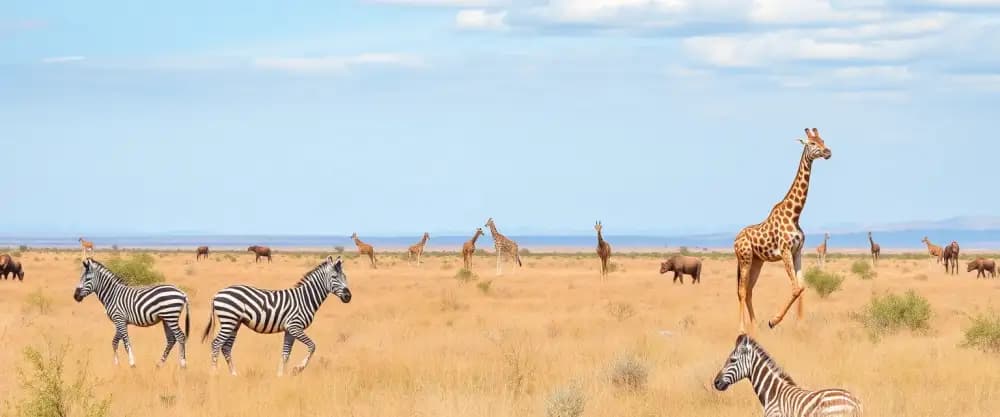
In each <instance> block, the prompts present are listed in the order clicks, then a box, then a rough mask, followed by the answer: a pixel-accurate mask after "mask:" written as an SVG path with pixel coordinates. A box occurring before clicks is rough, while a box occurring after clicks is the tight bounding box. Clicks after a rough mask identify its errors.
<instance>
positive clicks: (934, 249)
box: [920, 236, 942, 263]
mask: <svg viewBox="0 0 1000 417" xmlns="http://www.w3.org/2000/svg"><path fill="white" fill-rule="evenodd" d="M920 241H921V242H923V243H926V244H927V253H928V254H930V256H932V257H934V259H937V263H941V253H942V250H941V247H940V246H938V245H935V244H933V243H931V241H930V240H928V239H927V236H924V238H923V239H921V240H920Z"/></svg>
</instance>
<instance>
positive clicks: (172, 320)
mask: <svg viewBox="0 0 1000 417" xmlns="http://www.w3.org/2000/svg"><path fill="white" fill-rule="evenodd" d="M91 293H93V294H95V295H96V296H97V299H98V300H100V302H101V304H102V305H104V310H105V311H106V312H107V314H108V318H109V319H111V322H112V323H114V325H115V336H114V338H113V339H112V341H111V347H112V350H113V352H114V362H115V365H118V342H119V341H122V342H124V344H125V351H126V352H128V364H129V366H133V367H134V366H135V355H133V354H132V341H131V340H130V339H129V336H128V326H129V325H133V326H139V327H149V326H152V325H155V324H157V323H163V332H164V334H165V336H166V338H167V346H166V349H164V351H163V356H161V357H160V362H159V363H158V364H157V366H160V365H163V363H164V362H166V360H167V356H168V355H170V351H171V349H173V347H174V344H177V343H179V344H180V363H181V368H184V367H186V366H187V352H186V350H185V345H186V343H187V334H188V332H189V331H190V327H191V306H190V304H188V299H187V295H186V294H184V291H181V290H180V289H179V288H177V287H175V286H173V285H153V286H142V287H139V286H136V287H133V286H129V285H126V284H125V282H124V281H122V279H121V278H119V277H118V276H117V275H115V273H114V272H112V271H111V270H110V269H108V268H107V267H105V266H104V265H102V264H101V263H100V262H97V261H95V260H93V259H92V258H87V259H85V260H84V261H83V273H81V274H80V283H79V284H78V285H77V286H76V290H75V291H74V292H73V299H75V300H76V301H77V302H81V301H83V299H84V298H85V297H86V296H88V295H90V294H91ZM184 309H187V315H186V316H185V319H184V331H181V328H180V317H181V311H182V310H184Z"/></svg>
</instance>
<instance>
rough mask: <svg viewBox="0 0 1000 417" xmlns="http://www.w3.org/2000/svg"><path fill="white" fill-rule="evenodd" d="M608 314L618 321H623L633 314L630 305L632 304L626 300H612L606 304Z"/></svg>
mask: <svg viewBox="0 0 1000 417" xmlns="http://www.w3.org/2000/svg"><path fill="white" fill-rule="evenodd" d="M608 314H610V315H611V317H614V318H615V319H616V320H618V321H625V320H627V319H629V318H630V317H632V316H634V315H635V308H633V307H632V304H629V303H626V302H622V301H619V302H614V303H611V304H608Z"/></svg>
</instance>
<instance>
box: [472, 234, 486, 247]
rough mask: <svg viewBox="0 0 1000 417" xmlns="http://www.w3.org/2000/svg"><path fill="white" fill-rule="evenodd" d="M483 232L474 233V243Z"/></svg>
mask: <svg viewBox="0 0 1000 417" xmlns="http://www.w3.org/2000/svg"><path fill="white" fill-rule="evenodd" d="M482 234H483V232H476V234H474V235H472V240H471V242H472V244H473V245H475V244H476V240H478V239H479V236H481V235H482Z"/></svg>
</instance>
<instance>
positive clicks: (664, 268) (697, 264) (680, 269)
mask: <svg viewBox="0 0 1000 417" xmlns="http://www.w3.org/2000/svg"><path fill="white" fill-rule="evenodd" d="M670 271H674V283H677V280H678V279H680V280H681V284H683V283H684V274H688V275H690V276H691V283H692V284H694V283H699V284H700V283H701V259H698V258H695V257H693V256H684V255H674V256H672V257H670V259H667V260H666V261H664V262H663V263H661V264H660V273H661V274H665V273H667V272H670Z"/></svg>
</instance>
